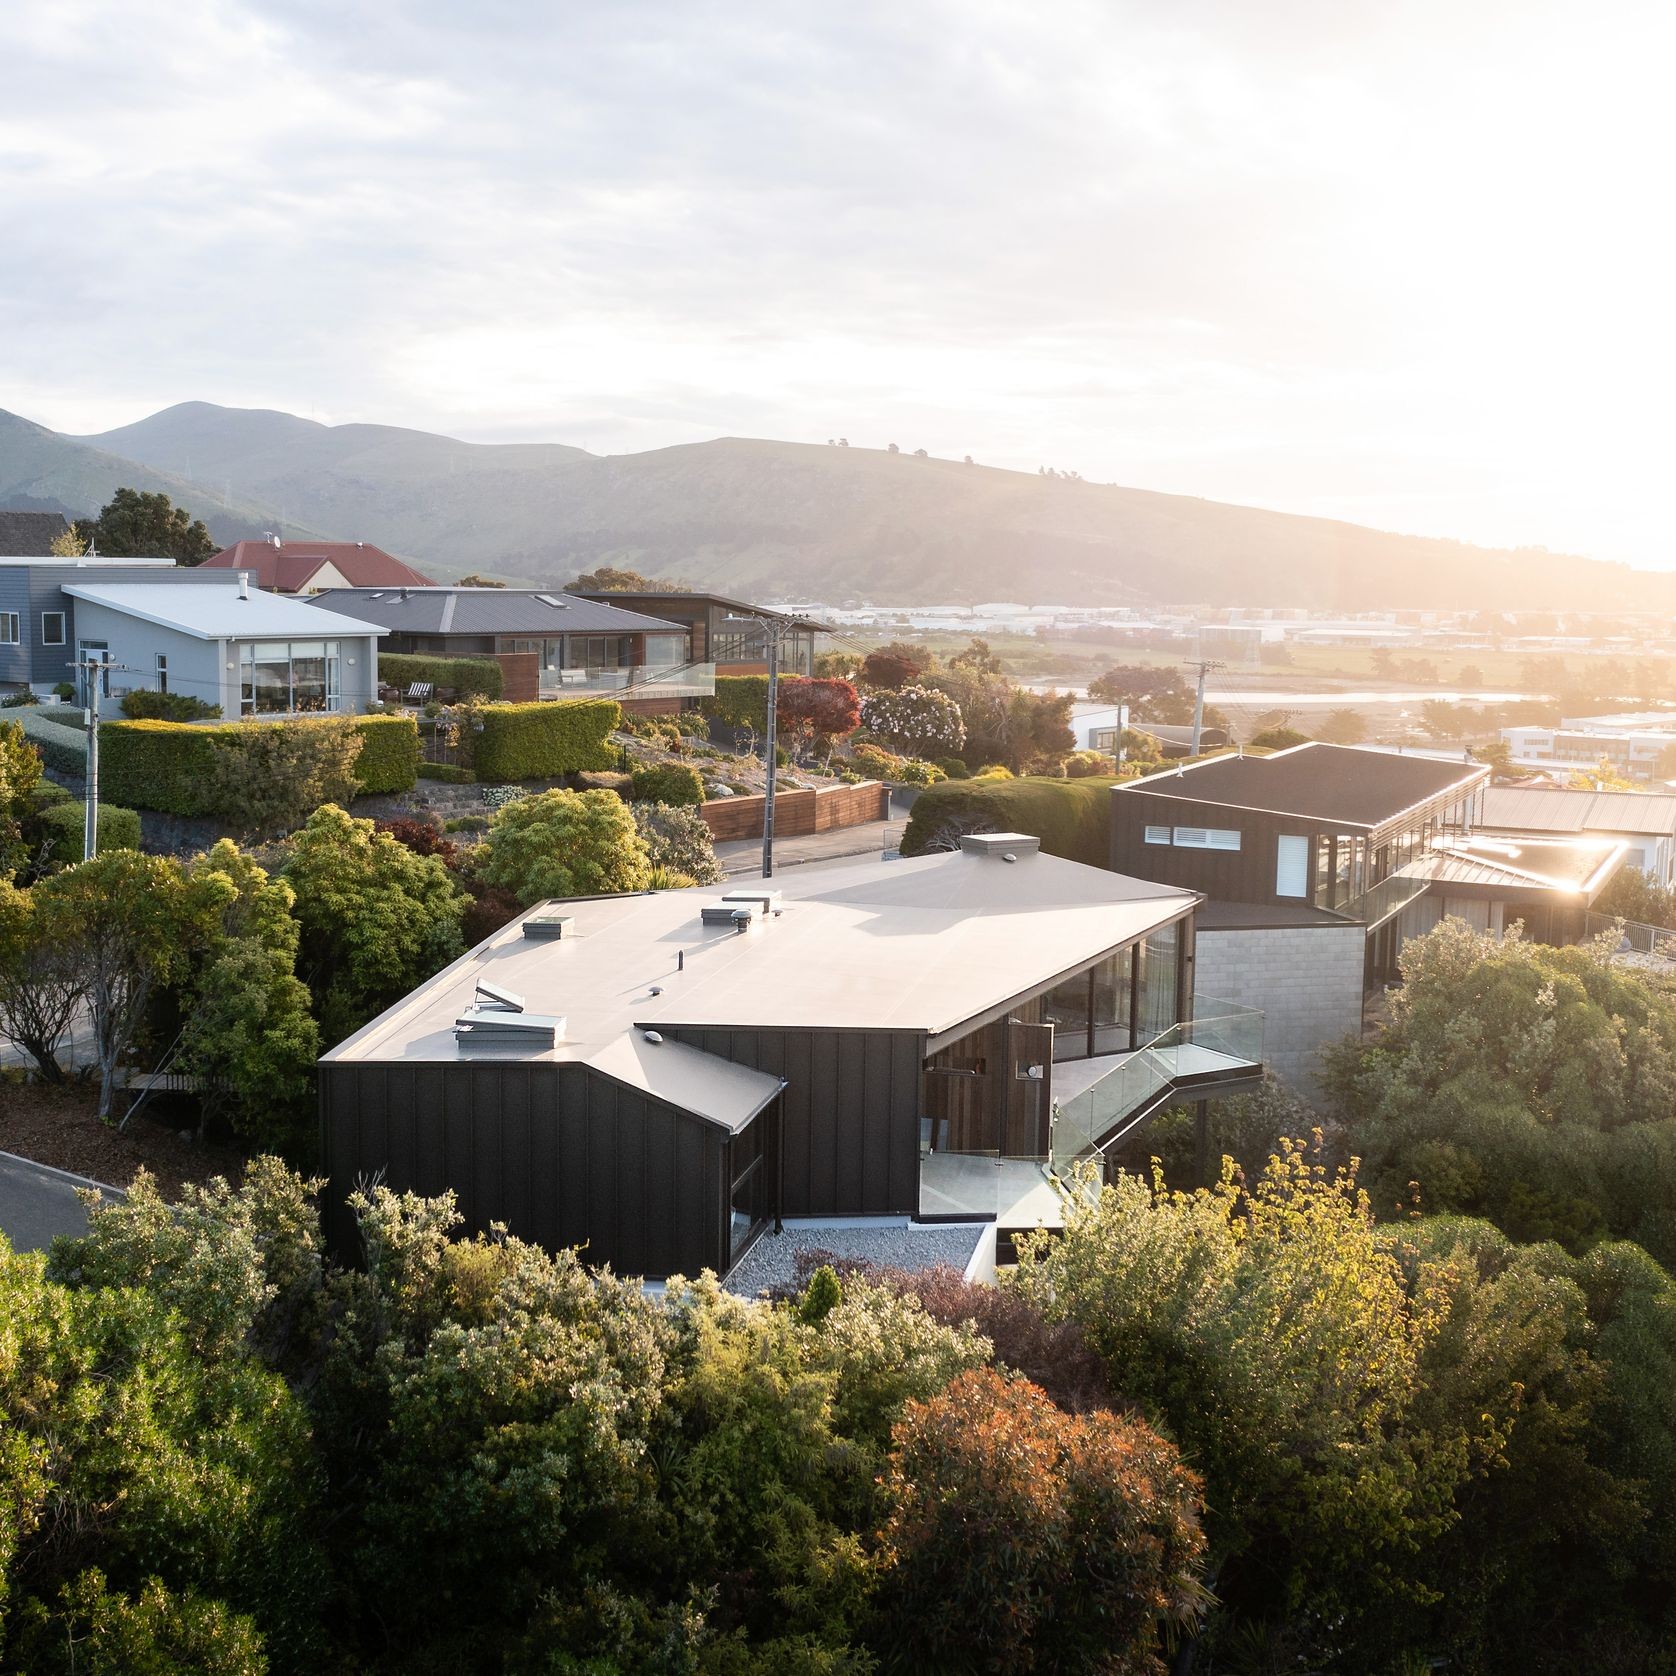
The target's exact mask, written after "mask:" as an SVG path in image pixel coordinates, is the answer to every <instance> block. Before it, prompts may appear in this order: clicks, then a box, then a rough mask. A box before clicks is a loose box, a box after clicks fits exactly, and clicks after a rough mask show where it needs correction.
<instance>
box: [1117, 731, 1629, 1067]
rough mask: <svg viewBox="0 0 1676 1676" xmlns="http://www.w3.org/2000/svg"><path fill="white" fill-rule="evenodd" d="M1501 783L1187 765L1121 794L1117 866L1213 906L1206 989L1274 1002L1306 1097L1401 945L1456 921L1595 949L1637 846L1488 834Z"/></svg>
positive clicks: (1362, 762)
mask: <svg viewBox="0 0 1676 1676" xmlns="http://www.w3.org/2000/svg"><path fill="white" fill-rule="evenodd" d="M1489 778H1490V770H1489V769H1488V768H1487V767H1485V766H1484V765H1483V764H1481V763H1474V762H1463V761H1453V762H1451V761H1440V760H1438V759H1437V758H1435V757H1424V756H1403V755H1398V754H1395V753H1392V752H1388V751H1378V750H1366V749H1357V748H1355V747H1352V746H1344V745H1327V744H1319V743H1311V744H1305V745H1297V746H1294V747H1293V748H1291V749H1290V750H1285V751H1277V752H1275V753H1274V754H1273V755H1272V756H1223V757H1215V758H1212V759H1210V760H1208V761H1203V762H1196V763H1189V764H1184V765H1183V766H1182V767H1181V768H1179V769H1176V770H1175V771H1173V772H1170V773H1163V774H1154V775H1150V776H1148V777H1147V778H1146V779H1143V780H1134V781H1130V782H1129V783H1127V784H1125V785H1122V786H1119V787H1117V788H1116V789H1115V790H1114V791H1113V793H1112V822H1111V845H1112V847H1111V865H1112V866H1113V868H1115V869H1116V870H1117V871H1119V872H1122V873H1130V874H1134V875H1136V876H1138V877H1140V878H1145V879H1154V880H1157V881H1158V882H1159V883H1161V884H1168V885H1173V886H1176V887H1178V888H1181V889H1188V890H1196V891H1201V892H1203V893H1204V894H1205V895H1206V896H1207V897H1208V898H1209V899H1210V900H1209V901H1208V902H1206V904H1205V905H1204V907H1203V908H1202V909H1201V910H1200V914H1199V934H1200V954H1201V961H1202V962H1203V963H1205V964H1206V965H1208V967H1209V970H1208V971H1202V972H1201V977H1202V978H1203V980H1204V981H1205V982H1206V983H1207V984H1210V985H1214V986H1216V988H1217V992H1218V993H1220V994H1225V995H1227V996H1229V998H1230V999H1231V1000H1235V1001H1238V1000H1242V999H1252V998H1254V997H1261V1001H1262V1005H1263V1007H1264V1011H1265V1013H1266V1015H1267V1017H1268V1032H1267V1041H1268V1046H1269V1049H1270V1057H1271V1062H1272V1063H1273V1064H1274V1065H1275V1066H1276V1068H1277V1069H1278V1070H1279V1071H1280V1072H1281V1073H1282V1074H1283V1075H1286V1076H1288V1077H1289V1078H1290V1079H1291V1080H1295V1081H1298V1082H1300V1083H1304V1084H1307V1082H1308V1080H1309V1077H1310V1076H1312V1075H1313V1073H1314V1071H1315V1069H1316V1066H1315V1063H1314V1061H1315V1056H1316V1054H1317V1053H1318V1051H1319V1049H1320V1048H1321V1046H1323V1045H1324V1044H1325V1043H1327V1042H1328V1041H1331V1040H1334V1039H1336V1038H1337V1037H1339V1036H1342V1035H1344V1034H1345V1033H1347V1032H1349V1031H1352V1030H1355V1029H1358V1028H1359V1027H1360V1024H1361V1017H1362V997H1363V994H1364V993H1365V990H1366V988H1367V987H1368V986H1369V985H1371V984H1374V983H1377V982H1380V981H1384V980H1388V979H1390V978H1393V977H1395V975H1396V963H1397V955H1398V952H1399V951H1400V949H1401V947H1402V945H1403V943H1404V942H1405V941H1407V939H1408V938H1410V937H1412V936H1416V935H1418V934H1420V933H1421V932H1424V931H1427V930H1429V929H1430V928H1431V927H1432V926H1434V925H1436V924H1437V923H1438V921H1439V920H1440V919H1442V918H1443V917H1445V916H1446V915H1447V916H1450V917H1454V918H1459V919H1464V920H1466V921H1468V922H1469V923H1470V924H1472V925H1474V926H1476V927H1477V928H1478V929H1480V930H1484V931H1492V932H1495V933H1498V934H1499V933H1500V932H1501V931H1503V930H1504V929H1505V928H1506V927H1507V926H1509V925H1511V924H1512V923H1513V922H1514V921H1516V920H1517V921H1522V922H1523V924H1524V925H1525V928H1526V930H1527V931H1528V932H1529V934H1530V935H1531V936H1533V937H1536V938H1538V939H1540V940H1542V941H1547V942H1555V943H1563V942H1569V941H1572V940H1574V939H1575V938H1576V937H1578V936H1580V935H1582V933H1583V929H1584V925H1585V919H1586V914H1587V910H1588V907H1589V904H1590V903H1591V902H1592V901H1593V900H1594V898H1595V897H1596V896H1597V895H1599V893H1600V891H1601V890H1603V889H1604V888H1605V886H1606V884H1607V882H1608V881H1609V880H1610V879H1611V877H1612V876H1613V874H1614V873H1615V872H1616V871H1617V870H1618V868H1619V867H1620V866H1622V864H1623V861H1624V858H1625V856H1626V855H1627V853H1628V851H1627V848H1626V846H1625V845H1624V844H1622V843H1620V842H1617V841H1615V840H1611V839H1584V838H1567V839H1546V840H1545V839H1540V838H1537V839H1517V840H1510V839H1508V838H1505V837H1494V836H1486V835H1485V834H1484V833H1483V832H1482V830H1481V829H1482V827H1483V824H1484V801H1485V792H1486V787H1487V786H1488V783H1489Z"/></svg>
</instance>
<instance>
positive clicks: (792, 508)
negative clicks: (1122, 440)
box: [0, 402, 1676, 610]
mask: <svg viewBox="0 0 1676 1676" xmlns="http://www.w3.org/2000/svg"><path fill="white" fill-rule="evenodd" d="M126 462H135V464H133V465H128V464H127V463H126ZM142 474H144V475H142ZM119 482H132V483H134V484H135V486H136V487H164V488H166V489H167V492H168V493H170V494H171V495H172V496H174V498H175V499H176V500H179V501H183V502H184V503H185V504H187V505H188V506H190V507H191V508H192V510H193V511H194V512H195V513H196V514H198V515H199V516H202V517H204V518H205V519H206V521H207V522H209V524H210V526H211V528H212V529H214V530H215V531H216V533H217V534H218V535H219V534H221V533H222V532H223V531H224V530H225V529H228V528H231V527H233V526H234V525H236V526H238V532H239V533H251V531H252V530H253V529H280V530H282V531H283V532H284V533H287V534H291V535H303V534H312V535H332V536H337V537H340V538H344V539H361V540H368V541H376V542H377V543H378V544H379V545H380V546H382V547H385V548H387V549H389V550H390V551H391V552H395V553H399V554H401V555H402V556H403V557H405V558H410V559H412V560H413V561H414V562H415V563H416V564H419V565H420V566H422V567H424V568H426V569H428V570H430V571H431V572H432V573H433V574H435V575H437V576H439V577H452V576H458V575H460V574H462V573H464V572H466V571H471V570H480V571H489V572H493V573H497V574H500V575H505V576H512V577H527V578H529V579H531V580H538V581H542V582H561V581H564V580H567V579H568V578H570V577H572V576H574V575H575V574H576V573H577V572H578V571H580V570H584V569H590V568H592V567H593V566H595V565H597V564H600V563H613V564H621V565H628V566H632V567H633V568H635V569H638V570H642V571H646V572H648V573H665V574H678V575H681V576H685V577H690V578H692V579H694V580H695V581H700V582H703V583H707V584H709V585H711V586H713V587H718V588H726V589H730V590H733V591H738V592H742V593H752V594H758V595H764V596H776V597H806V598H819V599H828V600H833V599H842V598H867V599H872V600H876V601H878V602H880V603H884V604H911V603H924V602H929V601H949V602H959V601H978V600H985V599H1026V600H1037V601H1086V602H1088V603H1091V604H1117V603H1129V602H1132V603H1146V602H1189V601H1193V602H1202V603H1210V604H1236V603H1237V604H1245V605H1281V606H1286V605H1306V606H1314V607H1320V608H1327V609H1345V610H1368V609H1375V608H1379V607H1385V606H1430V607H1474V608H1477V607H1496V608H1500V607H1506V606H1509V605H1519V606H1523V607H1528V608H1539V607H1541V608H1552V607H1556V606H1564V605H1567V604H1572V605H1575V604H1576V602H1577V601H1578V600H1579V599H1587V600H1589V601H1590V602H1591V603H1592V604H1593V605H1595V606H1596V608H1598V609H1608V610H1613V609H1635V608H1648V609H1651V608H1660V609H1668V608H1669V607H1670V606H1671V605H1672V603H1673V602H1676V578H1672V577H1669V576H1665V575H1662V574H1654V573H1650V572H1640V571H1633V570H1630V569H1629V568H1628V567H1627V566H1622V565H1608V564H1602V563H1598V562H1595V561H1591V560H1587V559H1581V558H1575V557H1570V556H1567V555H1562V554H1550V553H1547V552H1543V551H1540V550H1521V551H1497V550H1491V549H1485V548H1478V547H1472V546H1469V545H1467V544H1465V543H1462V542H1454V541H1442V540H1432V539H1427V538H1422V537H1416V536H1405V535H1396V534H1391V533H1388V532H1384V531H1379V530H1373V529H1368V528H1365V527H1363V526H1361V525H1357V524H1348V523H1340V522H1335V521H1332V520H1329V519H1323V518H1309V517H1301V516H1297V515H1294V514H1290V513H1284V512H1272V511H1265V510H1263V509H1260V508H1256V507H1245V506H1232V505H1227V504H1224V503H1220V502H1216V501H1207V500H1200V499H1196V498H1193V497H1190V496H1181V495H1164V494H1157V493H1154V492H1152V491H1149V490H1144V489H1129V488H1121V487H1117V486H1114V485H1103V484H1094V483H1086V482H1082V481H1080V480H1068V479H1063V478H1056V477H1041V476H1037V475H1035V474H1033V473H1026V472H1016V471H1004V470H999V469H996V468H993V467H988V466H977V465H964V464H960V463H957V462H955V461H952V460H937V459H921V458H917V457H915V456H912V455H907V454H890V453H886V452H882V451H880V450H876V449H862V448H833V447H824V446H821V445H818V444H805V443H792V442H771V441H759V440H753V439H749V438H741V437H723V438H718V439H717V440H715V441H712V442H703V443H694V444H690V445H686V446H683V447H676V448H662V449H655V450H652V451H650V452H647V453H642V454H626V455H615V456H599V455H593V454H589V453H587V452H586V451H585V450H583V449H580V448H570V447H565V446H563V445H560V444H554V443H530V444H511V443H508V444H484V443H467V442H460V441H457V440H455V439H454V438H451V437H444V436H435V435H431V434H429V433H427V432H423V431H411V430H403V429H400V428H397V427H393V426H386V425H335V426H328V425H321V424H317V423H315V422H314V421H312V420H306V419H300V418H298V417H296V416H295V415H292V414H288V413H278V412H270V411H263V410H247V409H231V408H222V407H215V406H212V405H211V404H209V403H205V402H187V403H183V404H181V405H180V406H177V407H171V408H166V409H164V410H163V411H162V412H160V413H155V414H153V415H151V416H150V417H149V418H146V419H142V420H140V421H139V422H138V423H136V424H132V425H126V426H123V427H122V428H121V429H119V430H114V431H108V432H105V433H103V434H102V435H98V436H90V437H66V436H60V435H57V434H56V433H53V432H51V431H46V430H43V429H42V428H41V427H39V426H36V425H31V424H29V423H28V422H27V421H25V420H20V419H15V418H12V417H11V416H9V415H0V505H4V504H33V505H42V504H49V503H50V504H53V505H61V506H63V507H64V508H65V509H66V510H69V511H73V512H76V513H81V512H87V511H91V510H94V509H96V508H97V506H98V505H99V504H100V503H101V501H102V500H103V499H104V498H105V497H106V496H107V495H108V493H109V490H110V488H112V487H114V486H115V485H116V484H117V483H119ZM20 497H29V499H28V500H27V502H25V501H24V500H22V499H21V498H20Z"/></svg>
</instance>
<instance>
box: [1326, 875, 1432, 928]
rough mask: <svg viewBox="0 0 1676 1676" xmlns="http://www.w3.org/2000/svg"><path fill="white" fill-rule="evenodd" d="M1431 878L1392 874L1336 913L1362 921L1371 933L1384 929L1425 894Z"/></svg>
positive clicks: (1343, 904)
mask: <svg viewBox="0 0 1676 1676" xmlns="http://www.w3.org/2000/svg"><path fill="white" fill-rule="evenodd" d="M1430 885H1431V880H1430V879H1429V878H1417V877H1416V876H1415V875H1414V874H1412V873H1393V874H1391V876H1390V877H1389V878H1385V879H1381V880H1380V881H1379V883H1378V884H1376V885H1375V886H1374V887H1373V889H1372V890H1365V891H1363V892H1362V894H1361V895H1360V896H1357V897H1354V898H1352V899H1351V900H1350V901H1349V902H1345V903H1342V904H1341V905H1340V906H1339V907H1338V908H1337V909H1336V910H1335V911H1336V912H1337V913H1341V914H1343V915H1344V917H1345V918H1346V919H1353V920H1358V921H1360V922H1361V923H1362V924H1363V925H1365V926H1367V927H1368V929H1369V930H1370V931H1371V930H1372V929H1373V928H1374V927H1375V926H1380V925H1383V924H1384V923H1385V922H1386V920H1388V919H1390V918H1391V917H1392V916H1393V915H1395V914H1400V913H1401V912H1402V911H1403V909H1404V908H1406V907H1407V906H1408V905H1409V903H1410V902H1413V901H1415V900H1416V899H1417V898H1419V897H1422V896H1424V895H1425V894H1426V891H1427V889H1428V888H1429V887H1430Z"/></svg>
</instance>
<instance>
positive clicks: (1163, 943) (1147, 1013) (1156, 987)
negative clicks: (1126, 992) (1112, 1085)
mask: <svg viewBox="0 0 1676 1676" xmlns="http://www.w3.org/2000/svg"><path fill="white" fill-rule="evenodd" d="M1180 960H1181V926H1180V925H1179V923H1178V924H1176V925H1165V926H1160V927H1159V929H1158V930H1156V931H1154V932H1153V933H1152V935H1151V936H1150V937H1148V938H1146V939H1145V940H1144V941H1143V942H1142V944H1141V962H1140V964H1141V989H1140V995H1139V997H1138V1013H1139V1025H1140V1034H1141V1040H1142V1041H1147V1040H1149V1039H1150V1038H1151V1037H1153V1036H1156V1035H1158V1034H1159V1033H1160V1032H1161V1031H1164V1030H1168V1029H1169V1028H1170V1026H1171V1025H1172V1024H1174V1023H1175V1022H1176V969H1177V966H1178V965H1179V963H1180Z"/></svg>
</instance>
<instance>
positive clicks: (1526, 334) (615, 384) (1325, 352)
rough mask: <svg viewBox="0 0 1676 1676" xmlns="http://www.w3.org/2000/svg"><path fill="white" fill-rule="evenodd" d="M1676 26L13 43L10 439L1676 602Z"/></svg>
mask: <svg viewBox="0 0 1676 1676" xmlns="http://www.w3.org/2000/svg"><path fill="white" fill-rule="evenodd" d="M1673 48H1676V8H1672V7H1670V6H1669V5H1668V3H1666V0H1660V3H1659V4H1652V3H1647V4H1640V3H1619V0H1505V3H1504V0H1403V3H1402V4H1398V5H1392V4H1389V3H1388V0H1379V3H1374V0H1146V3H1123V0H1107V3H1105V4H1084V3H1082V0H1054V3H1053V4H1051V5H1042V4H1040V3H1039V0H1037V3H1035V4H1024V3H1016V4H1015V3H1012V0H961V3H960V4H952V3H950V4H944V3H942V0H910V3H909V4H906V5H904V4H902V3H901V0H897V3H895V4H883V5H875V4H870V3H867V0H852V3H851V4H849V5H845V6H834V5H831V4H827V5H823V6H811V5H803V4H800V3H797V0H774V3H769V4H762V5H757V4H754V3H747V0H734V3H732V4H705V3H703V0H684V3H676V4H669V5H665V4H661V3H652V0H602V3H599V4H593V3H580V0H556V3H540V0H527V3H522V4H520V3H514V0H472V3H467V0H458V3H455V4H444V3H441V0H436V3H421V0H380V4H378V5H376V6H373V5H367V6H354V5H348V6H346V5H344V4H343V3H342V0H261V3H258V0H11V3H10V4H7V5H5V6H3V7H0V351H3V353H0V407H5V408H8V409H10V410H12V411H14V412H18V413H22V414H24V415H26V416H27V417H30V418H33V419H36V420H39V421H40V422H42V423H44V424H48V425H52V426H54V427H55V428H58V429H61V430H67V431H75V432H91V431H97V430H101V429H104V428H107V427H109V426H114V425H117V424H122V423H126V422H128V421H130V420H132V419H135V418H138V417H140V416H141V415H142V414H144V413H146V412H149V411H151V410H153V409H155V408H158V407H161V406H165V405H167V404H168V403H171V402H176V401H182V400H188V399H203V400H209V401H216V402H222V403H227V404H232V405H241V406H263V407H278V408H284V409H288V410H290V411H292V412H296V413H302V414H306V415H308V416H310V417H313V418H317V419H321V420H324V421H327V422H331V423H337V422H341V421H346V420H376V421H383V422H388V423H395V424H405V425H413V426H418V427H421V428H425V429H436V430H445V431H448V432H451V433H453V434H455V435H459V436H465V437H469V438H472V439H475V440H482V441H498V440H533V439H544V440H553V441H562V442H572V443H577V444H580V445H582V446H584V447H587V448H591V449H593V450H595V451H598V452H607V453H615V452H625V451H630V450H635V449H642V448H652V447H658V446H662V445H665V444H669V443H675V442H687V441H693V440H698V439H701V438H705V437H710V436H715V435H725V434H733V435H755V436H775V437H786V438H791V439H796V440H809V441H823V442H824V441H825V439H826V438H827V437H829V436H835V435H845V436H847V437H849V439H850V440H851V442H852V443H862V444H868V445H872V446H882V445H883V444H884V443H886V442H888V441H896V442H899V443H900V444H901V445H902V446H903V447H904V448H913V447H926V448H929V449H930V450H931V451H932V452H933V453H934V454H952V455H956V456H958V455H961V454H966V453H971V454H973V455H974V456H975V457H976V458H978V459H979V460H981V461H984V462H986V463H989V464H996V465H1009V466H1018V467H1022V468H1024V469H1027V470H1034V469H1035V467H1036V466H1037V465H1039V464H1043V463H1046V464H1052V465H1055V466H1060V467H1068V468H1072V469H1075V470H1078V471H1080V472H1082V474H1083V475H1084V476H1085V477H1089V478H1093V479H1097V480H1101V481H1112V482H1120V483H1127V484H1134V485H1139V486H1142V487H1148V488H1158V489H1169V490H1175V491H1179V492H1184V493H1190V494H1198V495H1204V496H1208V497H1212V498H1216V499H1226V500H1239V501H1246V502H1251V503H1255V504H1259V505H1266V506H1274V507H1280V508H1285V509H1288V510H1296V511H1310V512H1321V513H1327V514H1331V515H1336V516H1343V517H1348V518H1354V519H1357V520H1360V521H1364V522H1368V523H1373V524H1378V525H1381V526H1384V527H1388V528H1395V529H1402V530H1412V531H1422V532H1427V533H1438V534H1454V535H1461V536H1465V537H1468V538H1470V539H1475V540H1479V541H1484V542H1487V543H1497V544H1500V543H1515V542H1531V543H1540V544H1544V545H1547V546H1549V547H1553V548H1565V549H1570V550H1573V551H1581V552H1589V553H1593V554H1596V555H1598V556H1601V557H1611V558H1622V559H1629V560H1631V561H1633V562H1637V563H1646V564H1657V565H1668V564H1676V540H1673V539H1672V537H1671V533H1670V520H1669V515H1668V509H1667V505H1666V499H1667V497H1666V496H1665V494H1664V481H1663V480H1664V478H1665V476H1666V474H1667V473H1668V470H1669V462H1670V460H1671V458H1672V454H1673V452H1676V447H1673V445H1676V425H1673V423H1672V419H1671V409H1672V402H1673V399H1676V396H1673V391H1676V334H1673V330H1672V325H1671V313H1672V300H1671V299H1672V292H1673V289H1676V285H1673V275H1672V268H1673V262H1672V255H1673V235H1672V231H1671V226H1672V217H1671V179H1670V172H1671V166H1672V161H1673V158H1676V117H1673V115H1672V110H1673V105H1672V101H1671V100H1670V97H1669V93H1668V78H1669V66H1670V63H1671V62H1672V49H1673Z"/></svg>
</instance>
